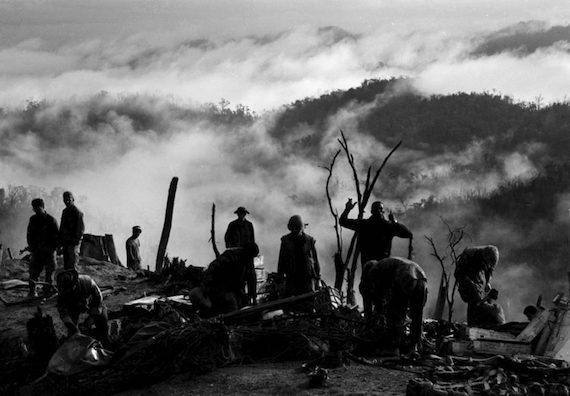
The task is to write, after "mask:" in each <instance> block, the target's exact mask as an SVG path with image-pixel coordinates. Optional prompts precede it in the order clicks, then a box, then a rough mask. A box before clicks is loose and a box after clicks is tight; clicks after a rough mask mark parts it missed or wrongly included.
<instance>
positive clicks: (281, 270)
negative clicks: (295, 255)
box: [277, 240, 287, 277]
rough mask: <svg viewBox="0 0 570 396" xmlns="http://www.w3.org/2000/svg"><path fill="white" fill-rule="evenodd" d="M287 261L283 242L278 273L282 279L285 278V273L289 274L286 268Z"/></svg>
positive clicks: (280, 249) (278, 261)
mask: <svg viewBox="0 0 570 396" xmlns="http://www.w3.org/2000/svg"><path fill="white" fill-rule="evenodd" d="M285 260H286V258H285V248H284V246H283V240H281V246H280V247H279V259H278V260H277V273H278V274H279V275H280V276H281V277H283V276H285V273H286V272H287V269H286V268H285V266H286V264H285Z"/></svg>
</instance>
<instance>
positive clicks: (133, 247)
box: [125, 225, 142, 271]
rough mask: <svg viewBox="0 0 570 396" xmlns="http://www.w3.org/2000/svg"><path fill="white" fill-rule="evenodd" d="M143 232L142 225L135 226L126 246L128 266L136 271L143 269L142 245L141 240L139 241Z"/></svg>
mask: <svg viewBox="0 0 570 396" xmlns="http://www.w3.org/2000/svg"><path fill="white" fill-rule="evenodd" d="M141 233H142V229H141V227H140V226H138V225H137V226H134V227H133V234H132V235H131V236H130V237H129V239H127V242H126V243H125V247H126V250H127V268H130V269H132V270H134V271H139V270H140V269H141V254H140V247H141V242H140V241H139V235H140V234H141Z"/></svg>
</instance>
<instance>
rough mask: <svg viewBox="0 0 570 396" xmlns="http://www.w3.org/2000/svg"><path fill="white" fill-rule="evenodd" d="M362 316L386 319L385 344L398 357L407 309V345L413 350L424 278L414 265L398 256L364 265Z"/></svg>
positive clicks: (420, 318) (424, 292)
mask: <svg viewBox="0 0 570 396" xmlns="http://www.w3.org/2000/svg"><path fill="white" fill-rule="evenodd" d="M360 293H361V294H362V298H363V303H364V316H365V317H366V319H367V320H372V317H373V312H374V311H375V312H376V313H377V314H379V315H382V316H384V317H385V318H386V322H387V332H388V344H389V348H390V350H391V352H392V354H394V355H399V353H400V346H401V344H402V336H403V333H404V326H405V322H406V315H407V313H408V310H409V312H410V318H411V320H412V323H411V329H410V343H411V348H412V351H415V350H416V348H417V346H418V344H419V343H420V340H421V337H422V326H423V309H424V305H425V303H426V298H427V278H426V274H425V272H424V270H423V269H422V268H421V267H420V266H419V265H418V264H416V263H415V262H413V261H411V260H407V259H404V258H400V257H389V258H385V259H383V260H371V261H368V262H367V263H365V264H364V268H363V271H362V278H361V282H360Z"/></svg>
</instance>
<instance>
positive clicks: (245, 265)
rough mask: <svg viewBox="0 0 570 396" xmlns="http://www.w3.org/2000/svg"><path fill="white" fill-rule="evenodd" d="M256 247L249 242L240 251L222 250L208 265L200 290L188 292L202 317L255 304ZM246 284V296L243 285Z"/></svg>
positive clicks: (198, 288) (197, 288) (237, 248)
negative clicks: (246, 304) (254, 263)
mask: <svg viewBox="0 0 570 396" xmlns="http://www.w3.org/2000/svg"><path fill="white" fill-rule="evenodd" d="M258 254H259V247H258V246H257V245H256V244H255V243H253V242H248V243H246V244H245V245H243V246H242V247H236V248H230V249H227V250H225V251H224V252H223V253H222V254H221V255H220V257H218V258H217V259H215V260H214V261H212V262H211V263H210V265H208V268H206V270H205V271H204V278H203V280H202V283H201V285H200V286H198V287H195V288H193V289H192V290H191V291H190V296H189V297H190V301H192V304H194V305H195V306H196V307H197V308H198V311H199V313H200V315H201V316H202V317H210V316H214V315H219V314H224V313H228V312H232V311H235V310H237V309H239V308H241V307H242V306H243V305H244V304H243V302H244V301H245V302H247V303H249V304H255V303H256V299H257V278H256V275H255V268H254V266H253V258H254V257H256V256H257V255H258ZM245 284H247V291H248V292H247V296H244V295H243V294H244V290H245V287H244V285H245Z"/></svg>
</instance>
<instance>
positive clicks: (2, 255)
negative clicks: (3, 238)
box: [0, 243, 4, 277]
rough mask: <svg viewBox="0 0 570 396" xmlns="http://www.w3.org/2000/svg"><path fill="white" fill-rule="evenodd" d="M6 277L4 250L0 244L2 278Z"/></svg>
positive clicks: (0, 272)
mask: <svg viewBox="0 0 570 396" xmlns="http://www.w3.org/2000/svg"><path fill="white" fill-rule="evenodd" d="M2 276H4V249H3V248H2V244H1V243H0V277H2Z"/></svg>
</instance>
